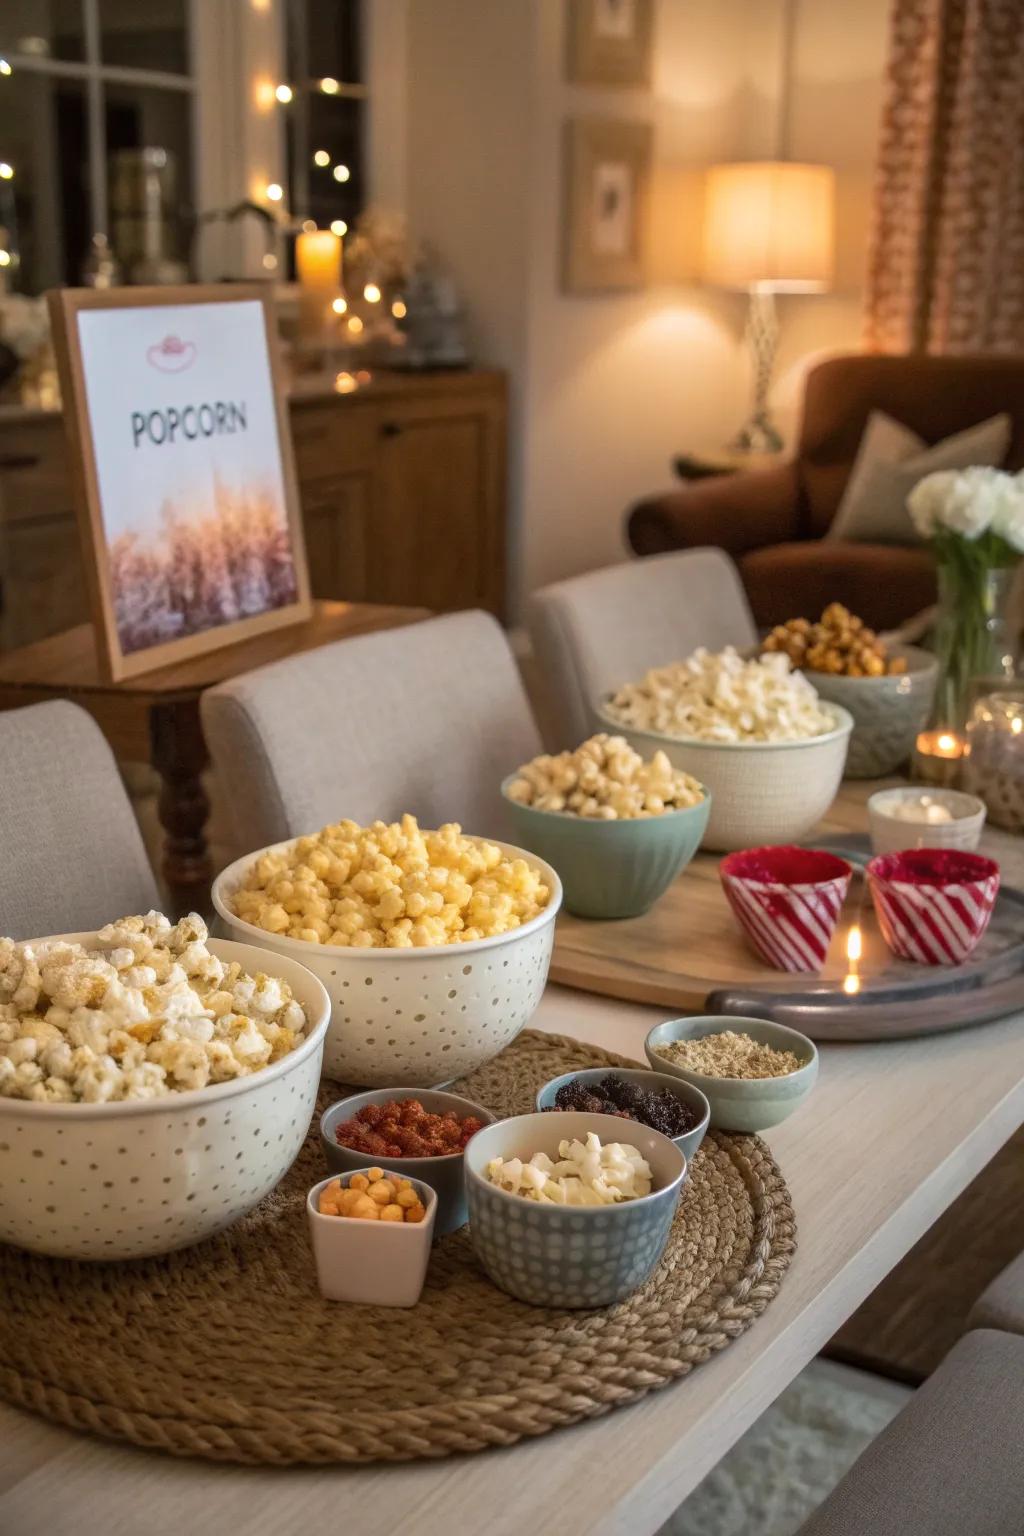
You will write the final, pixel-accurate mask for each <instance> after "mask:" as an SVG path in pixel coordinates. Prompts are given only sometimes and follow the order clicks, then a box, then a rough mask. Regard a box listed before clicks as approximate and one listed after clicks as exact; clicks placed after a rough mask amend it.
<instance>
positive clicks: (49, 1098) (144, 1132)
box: [0, 912, 330, 1259]
mask: <svg viewBox="0 0 1024 1536" xmlns="http://www.w3.org/2000/svg"><path fill="white" fill-rule="evenodd" d="M0 1000H2V1002H3V1006H2V1007H0V1242H9V1243H14V1244H16V1245H17V1246H18V1247H20V1248H27V1249H30V1250H31V1251H32V1252H33V1253H44V1254H49V1255H52V1256H53V1257H56V1258H64V1259H136V1258H149V1257H151V1256H152V1255H154V1254H160V1253H167V1252H170V1251H171V1250H172V1249H175V1248H185V1247H188V1246H189V1245H190V1244H192V1243H197V1242H199V1241H200V1240H201V1239H203V1238H206V1237H209V1236H210V1235H211V1234H212V1233H214V1232H218V1231H220V1229H221V1228H222V1227H226V1226H228V1225H230V1223H231V1222H233V1221H237V1220H238V1218H239V1217H241V1216H244V1215H245V1214H246V1213H247V1212H248V1211H250V1210H252V1208H253V1206H255V1205H256V1204H257V1203H258V1202H259V1201H260V1200H261V1199H262V1198H263V1196H264V1195H266V1194H267V1193H268V1192H269V1191H270V1190H271V1189H273V1188H274V1186H275V1185H276V1184H277V1183H279V1182H280V1180H281V1179H282V1177H283V1176H284V1174H285V1173H286V1172H287V1170H288V1168H289V1167H290V1166H291V1164H292V1162H293V1161H294V1159H295V1157H296V1156H297V1154H298V1152H299V1150H300V1148H301V1146H302V1143H303V1141H304V1139H305V1136H306V1131H307V1129H308V1127H309V1121H310V1116H311V1115H312V1113H313V1109H314V1107H315V1104H316V1094H317V1088H318V1086H319V1082H320V1066H321V1061H322V1058H323V1051H324V1039H325V1036H326V1033H327V1023H328V1019H329V1017H330V1007H329V1003H328V999H327V993H326V992H325V990H324V988H323V987H322V986H321V984H320V982H319V981H318V980H317V979H316V977H315V976H313V975H312V974H311V973H310V972H309V971H308V970H307V969H306V967H305V966H303V965H300V964H299V963H298V962H297V961H295V960H289V959H286V958H284V957H283V956H279V955H273V954H270V953H268V952H267V950H266V949H262V948H259V949H258V948H254V947H252V946H251V945H248V944H235V943H231V942H230V941H227V940H223V939H208V938H207V931H206V925H205V923H204V922H203V920H202V918H201V917H198V916H197V915H196V914H195V913H192V914H190V916H188V917H185V918H182V919H181V921H180V922H178V923H174V924H172V923H170V922H169V921H168V919H167V918H166V917H163V916H162V915H161V914H160V913H158V912H150V913H147V914H146V915H145V916H138V917H125V918H121V919H119V920H118V921H117V922H114V923H109V924H108V925H107V926H106V927H105V928H102V929H100V931H99V932H98V933H85V934H83V933H73V934H63V935H61V936H59V937H55V938H48V939H38V940H33V941H32V942H31V943H21V944H16V943H14V942H13V941H12V940H10V939H0Z"/></svg>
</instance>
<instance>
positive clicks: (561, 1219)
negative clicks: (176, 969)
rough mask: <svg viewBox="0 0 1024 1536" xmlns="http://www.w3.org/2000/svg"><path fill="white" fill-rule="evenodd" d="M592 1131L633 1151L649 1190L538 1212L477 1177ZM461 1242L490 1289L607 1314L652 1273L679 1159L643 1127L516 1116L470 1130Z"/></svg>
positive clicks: (606, 1118) (675, 1194)
mask: <svg viewBox="0 0 1024 1536" xmlns="http://www.w3.org/2000/svg"><path fill="white" fill-rule="evenodd" d="M588 1131H593V1132H594V1133H595V1134H596V1135H597V1136H599V1137H600V1138H601V1141H602V1142H603V1143H607V1142H611V1141H620V1142H624V1143H626V1144H628V1145H629V1146H633V1147H636V1148H637V1149H638V1151H640V1152H641V1153H642V1154H643V1156H644V1157H645V1158H646V1159H647V1161H648V1163H649V1164H650V1166H651V1173H652V1175H653V1180H654V1188H653V1189H652V1191H651V1193H650V1194H649V1195H645V1196H643V1197H642V1198H641V1199H638V1200H624V1201H623V1202H622V1203H621V1204H619V1205H601V1206H565V1205H541V1204H539V1203H538V1202H537V1201H535V1200H528V1199H527V1198H526V1197H525V1196H523V1195H512V1194H509V1193H508V1192H507V1191H506V1190H504V1189H499V1188H498V1187H497V1186H496V1185H494V1184H492V1183H491V1182H490V1181H489V1179H488V1178H487V1175H486V1169H487V1164H488V1163H489V1162H490V1161H491V1159H492V1158H495V1157H501V1158H505V1159H508V1158H510V1157H521V1158H522V1159H523V1160H524V1161H528V1160H529V1159H530V1158H531V1157H532V1156H533V1154H534V1153H535V1152H546V1153H547V1154H548V1156H549V1157H550V1158H552V1159H555V1160H557V1158H558V1144H559V1142H560V1141H568V1140H571V1139H572V1138H573V1137H579V1138H581V1139H582V1138H583V1137H585V1136H586V1134H587V1132H588ZM465 1168H466V1193H467V1194H468V1196H469V1235H470V1237H471V1238H472V1240H473V1247H474V1249H475V1251H476V1256H477V1258H478V1259H479V1260H480V1263H481V1264H482V1265H483V1268H484V1270H485V1271H486V1272H487V1274H488V1276H489V1277H490V1279H491V1280H493V1281H494V1284H495V1285H496V1286H498V1288H499V1289H500V1290H502V1291H507V1292H508V1294H509V1295H510V1296H514V1297H516V1299H517V1300H518V1301H525V1302H527V1303H528V1304H529V1305H531V1306H535V1307H610V1306H611V1305H612V1303H613V1302H616V1301H621V1300H622V1298H623V1296H628V1295H629V1293H630V1292H631V1291H635V1290H636V1289H637V1287H638V1286H641V1285H644V1284H645V1283H646V1282H647V1281H648V1280H649V1279H650V1277H651V1275H652V1274H653V1273H654V1270H655V1269H656V1268H657V1265H658V1261H659V1260H660V1258H661V1255H662V1253H663V1252H664V1250H665V1244H666V1243H667V1242H668V1235H669V1232H670V1230H671V1227H672V1219H673V1217H674V1216H675V1212H676V1206H677V1205H678V1203H679V1191H680V1189H681V1188H682V1185H683V1180H684V1179H685V1177H686V1171H687V1162H686V1158H685V1157H684V1156H683V1154H682V1153H681V1152H680V1151H679V1149H678V1147H677V1146H676V1145H675V1144H674V1143H673V1142H671V1141H670V1140H669V1138H668V1137H667V1136H662V1135H661V1134H660V1132H658V1131H652V1130H650V1129H649V1128H648V1127H647V1126H646V1125H639V1124H637V1123H636V1122H632V1123H630V1122H628V1121H625V1120H620V1119H618V1117H617V1116H615V1115H584V1114H577V1113H575V1112H574V1111H569V1110H567V1111H564V1112H563V1113H560V1114H557V1115H549V1114H540V1113H538V1114H534V1115H516V1116H515V1117H514V1118H513V1119H511V1120H500V1121H498V1122H497V1123H496V1124H494V1125H488V1126H485V1127H484V1129H483V1130H482V1131H478V1132H477V1134H476V1135H475V1136H474V1137H473V1139H472V1141H471V1142H470V1143H469V1145H468V1146H467V1148H466V1154H465Z"/></svg>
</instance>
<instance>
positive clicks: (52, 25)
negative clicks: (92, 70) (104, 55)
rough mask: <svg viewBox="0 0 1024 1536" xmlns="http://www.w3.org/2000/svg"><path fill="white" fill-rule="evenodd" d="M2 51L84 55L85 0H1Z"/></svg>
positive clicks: (58, 56)
mask: <svg viewBox="0 0 1024 1536" xmlns="http://www.w3.org/2000/svg"><path fill="white" fill-rule="evenodd" d="M0 50H2V51H3V52H4V53H28V54H31V55H32V56H33V57H35V58H42V59H75V60H77V59H82V58H84V57H85V30H84V27H83V23H82V0H0Z"/></svg>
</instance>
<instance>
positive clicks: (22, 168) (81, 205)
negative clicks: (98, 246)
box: [0, 70, 93, 293]
mask: <svg viewBox="0 0 1024 1536" xmlns="http://www.w3.org/2000/svg"><path fill="white" fill-rule="evenodd" d="M0 144H2V145H3V154H2V156H0V158H2V159H3V160H5V161H6V162H7V163H8V164H9V165H11V166H12V167H13V170H14V175H13V177H11V178H10V179H9V180H6V179H5V180H0V224H2V225H3V226H4V228H5V230H6V231H7V233H6V234H5V236H4V239H3V241H2V242H0V243H2V244H3V245H4V246H5V248H6V249H8V250H11V251H13V252H17V253H19V254H20V264H19V265H18V266H16V267H15V268H13V269H12V277H13V286H14V287H15V288H17V289H19V290H20V291H21V292H24V293H41V292H42V290H43V289H44V288H51V287H54V286H55V285H57V284H59V283H77V282H78V280H79V274H80V272H81V268H82V262H83V260H84V258H85V255H86V253H87V250H88V247H89V241H90V238H91V236H92V234H93V231H92V229H91V228H90V219H89V163H88V153H87V149H86V113H85V91H84V88H83V86H82V83H81V82H80V81H78V80H56V79H53V78H52V77H51V76H47V75H37V74H34V73H32V72H31V71H29V70H16V71H15V72H14V74H13V75H5V76H3V77H0Z"/></svg>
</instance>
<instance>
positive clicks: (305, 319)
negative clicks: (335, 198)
mask: <svg viewBox="0 0 1024 1536" xmlns="http://www.w3.org/2000/svg"><path fill="white" fill-rule="evenodd" d="M295 270H296V272H297V273H298V278H299V326H300V328H301V331H302V335H303V336H304V337H305V338H306V339H307V340H308V341H319V340H321V339H322V337H323V335H324V333H325V331H326V330H327V328H328V326H329V324H330V321H331V315H332V306H333V304H334V301H335V299H336V298H337V297H338V290H339V289H340V287H341V240H340V238H339V237H338V236H337V235H335V234H332V232H331V231H330V230H329V229H313V230H304V231H303V233H302V234H301V235H298V236H297V237H296V240H295Z"/></svg>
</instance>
